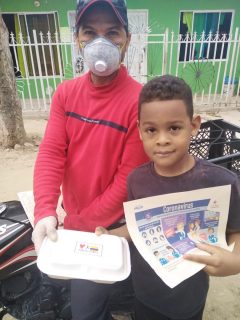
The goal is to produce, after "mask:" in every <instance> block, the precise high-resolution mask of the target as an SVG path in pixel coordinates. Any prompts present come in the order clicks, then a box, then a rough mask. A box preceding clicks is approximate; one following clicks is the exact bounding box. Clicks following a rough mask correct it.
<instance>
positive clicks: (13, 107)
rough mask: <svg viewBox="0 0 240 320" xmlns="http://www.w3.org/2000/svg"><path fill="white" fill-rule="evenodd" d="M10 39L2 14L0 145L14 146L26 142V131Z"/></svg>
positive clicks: (0, 32)
mask: <svg viewBox="0 0 240 320" xmlns="http://www.w3.org/2000/svg"><path fill="white" fill-rule="evenodd" d="M8 39H9V34H8V30H7V27H6V25H5V23H4V21H3V18H2V15H1V14H0V146H2V147H5V148H13V147H14V146H15V144H20V145H22V144H24V142H25V141H26V132H25V129H24V124H23V117H22V108H21V101H20V98H19V96H18V92H17V86H16V79H15V74H14V68H13V61H12V56H11V52H10V49H9V40H8Z"/></svg>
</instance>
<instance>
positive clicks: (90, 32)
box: [84, 30, 95, 36]
mask: <svg viewBox="0 0 240 320" xmlns="http://www.w3.org/2000/svg"><path fill="white" fill-rule="evenodd" d="M84 34H85V35H88V36H89V35H90V36H94V35H95V33H94V32H93V31H92V30H85V31H84Z"/></svg>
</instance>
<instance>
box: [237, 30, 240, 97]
mask: <svg viewBox="0 0 240 320" xmlns="http://www.w3.org/2000/svg"><path fill="white" fill-rule="evenodd" d="M239 49H240V35H239V38H238V53H239ZM237 62H238V60H236V67H237ZM239 90H240V75H239V77H238V86H237V93H236V103H237V100H238V99H239V94H240V92H239Z"/></svg>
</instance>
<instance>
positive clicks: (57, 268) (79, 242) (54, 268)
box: [37, 230, 131, 283]
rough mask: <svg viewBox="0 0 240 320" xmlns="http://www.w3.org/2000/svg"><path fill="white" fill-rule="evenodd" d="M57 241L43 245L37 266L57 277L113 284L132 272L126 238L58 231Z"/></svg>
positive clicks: (46, 239) (45, 242) (48, 241)
mask: <svg viewBox="0 0 240 320" xmlns="http://www.w3.org/2000/svg"><path fill="white" fill-rule="evenodd" d="M57 232H58V240H57V241H56V242H53V241H51V240H49V239H48V238H45V239H44V242H43V244H42V246H41V248H40V251H39V254H38V258H37V265H38V268H39V269H40V270H41V271H42V272H44V273H46V274H48V275H49V276H51V277H55V278H70V279H88V280H92V281H99V282H106V283H113V282H116V281H121V280H124V279H126V278H127V277H128V276H129V274H130V271H131V265H130V253H129V246H128V242H127V240H126V239H125V238H121V237H117V236H112V235H107V234H103V235H101V236H97V235H95V234H94V233H90V232H81V231H71V230H58V231H57Z"/></svg>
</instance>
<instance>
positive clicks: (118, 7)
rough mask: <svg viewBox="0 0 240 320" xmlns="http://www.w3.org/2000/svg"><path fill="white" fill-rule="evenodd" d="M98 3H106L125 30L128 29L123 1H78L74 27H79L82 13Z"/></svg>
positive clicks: (125, 7)
mask: <svg viewBox="0 0 240 320" xmlns="http://www.w3.org/2000/svg"><path fill="white" fill-rule="evenodd" d="M98 2H105V3H108V4H109V5H110V6H111V7H112V9H113V11H114V12H115V14H116V16H117V17H118V19H119V21H120V22H121V24H122V25H123V26H124V27H126V28H127V27H128V18H127V6H126V1H125V0H79V1H78V4H77V9H76V26H77V25H79V22H80V20H81V18H82V16H83V14H84V12H85V11H86V10H87V9H88V8H90V7H91V6H92V5H93V4H96V3H98Z"/></svg>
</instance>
